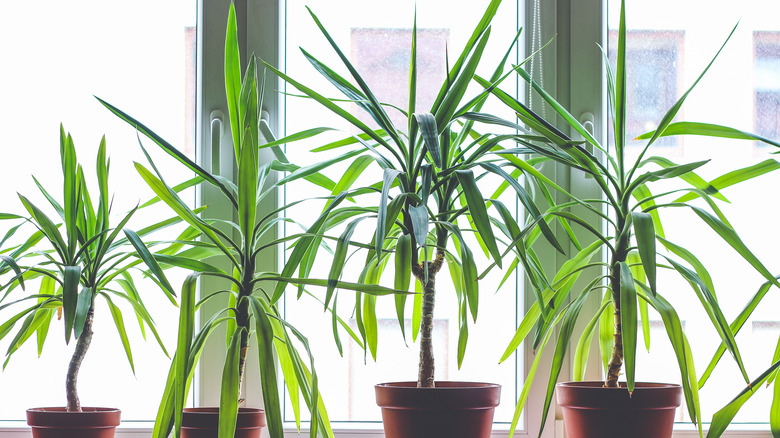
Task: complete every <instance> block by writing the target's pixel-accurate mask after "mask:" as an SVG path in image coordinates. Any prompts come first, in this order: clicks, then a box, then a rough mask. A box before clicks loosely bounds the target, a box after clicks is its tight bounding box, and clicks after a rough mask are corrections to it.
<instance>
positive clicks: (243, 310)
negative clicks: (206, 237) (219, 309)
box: [236, 266, 254, 405]
mask: <svg viewBox="0 0 780 438" xmlns="http://www.w3.org/2000/svg"><path fill="white" fill-rule="evenodd" d="M252 275H254V266H249V267H248V268H247V269H246V270H245V275H244V278H243V283H244V286H243V287H242V288H241V291H240V292H239V295H238V299H237V300H236V303H237V306H236V307H237V308H236V330H239V329H241V327H244V328H245V329H246V330H244V331H243V332H242V333H241V344H240V345H241V348H240V350H239V353H238V394H239V397H240V396H241V389H242V388H243V386H244V370H245V369H246V357H247V354H248V351H249V331H250V328H251V327H249V300H248V299H246V297H247V296H248V295H251V294H252V286H251V284H252ZM242 298H244V299H242ZM243 402H244V399H239V400H238V404H239V405H241V404H242V403H243Z"/></svg>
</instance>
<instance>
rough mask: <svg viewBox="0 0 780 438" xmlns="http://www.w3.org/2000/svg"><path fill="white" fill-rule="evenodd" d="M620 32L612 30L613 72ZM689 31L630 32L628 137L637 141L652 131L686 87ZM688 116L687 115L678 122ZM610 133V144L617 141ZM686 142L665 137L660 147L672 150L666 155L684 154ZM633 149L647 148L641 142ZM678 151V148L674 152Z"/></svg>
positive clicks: (627, 63)
mask: <svg viewBox="0 0 780 438" xmlns="http://www.w3.org/2000/svg"><path fill="white" fill-rule="evenodd" d="M617 36H618V35H617V30H615V29H611V30H610V31H609V43H608V44H609V61H610V66H611V68H612V71H613V72H614V71H615V65H616V64H615V63H616V62H617ZM684 41H685V32H684V31H682V30H646V29H632V30H630V31H628V32H626V69H627V71H628V72H629V74H628V76H627V78H626V80H627V81H628V88H627V91H628V95H627V97H626V101H627V104H628V108H630V109H631V111H630V112H629V113H628V114H627V120H626V135H627V138H629V139H633V138H636V137H637V136H639V135H640V134H644V133H645V132H649V131H652V130H653V129H655V126H657V124H658V121H659V120H661V117H663V116H664V114H665V113H666V111H667V110H668V109H669V108H671V106H672V105H673V104H674V102H675V101H677V98H678V97H679V94H680V91H679V90H681V89H682V87H683V86H684V84H683V82H682V80H683V62H682V60H683V56H684V45H683V42H684ZM683 117H684V112H682V113H681V114H678V116H677V119H681V118H683ZM608 132H609V133H610V144H614V139H613V138H612V136H611V134H612V131H611V130H609V131H608ZM682 142H683V139H682V138H679V137H664V138H661V139H659V140H657V141H656V143H655V144H656V145H657V146H664V147H667V148H669V150H667V151H666V153H676V154H678V155H679V154H680V153H681V150H680V148H681V146H682ZM629 145H630V146H634V147H637V146H641V145H643V143H642V142H640V141H634V142H631V143H629ZM672 148H676V149H672Z"/></svg>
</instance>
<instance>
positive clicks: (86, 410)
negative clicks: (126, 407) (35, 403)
mask: <svg viewBox="0 0 780 438" xmlns="http://www.w3.org/2000/svg"><path fill="white" fill-rule="evenodd" d="M27 412H35V413H43V412H46V413H51V414H68V415H86V414H98V413H113V412H122V410H121V409H119V408H105V407H95V406H82V407H81V412H68V408H67V407H65V406H47V407H40V408H28V409H27Z"/></svg>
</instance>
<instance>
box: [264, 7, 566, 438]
mask: <svg viewBox="0 0 780 438" xmlns="http://www.w3.org/2000/svg"><path fill="white" fill-rule="evenodd" d="M499 4H500V1H496V0H494V1H491V2H490V3H489V4H488V6H487V8H486V10H485V13H484V15H483V16H482V17H481V20H480V21H479V24H478V25H477V27H476V28H475V29H474V31H473V33H472V35H471V38H470V39H469V41H468V43H467V44H466V47H465V48H464V49H463V51H462V52H461V54H460V55H459V56H458V57H457V59H456V60H455V62H454V64H452V66H451V68H449V71H448V72H447V74H446V79H445V81H444V83H443V84H442V85H441V88H440V91H439V94H438V97H437V99H436V100H435V102H434V103H433V105H432V107H431V108H424V109H423V108H419V107H418V105H417V102H416V89H417V73H416V72H417V40H416V38H417V26H416V20H415V25H414V26H413V28H412V29H413V30H412V43H411V63H410V79H409V83H408V87H409V96H410V99H409V102H408V106H407V107H405V108H398V107H395V106H390V105H385V104H383V103H381V102H382V101H381V100H380V99H381V97H378V96H376V95H375V94H374V93H373V92H372V90H371V89H370V87H369V86H368V85H367V84H366V81H365V80H364V79H363V78H362V77H361V75H360V73H359V72H358V71H357V70H356V68H355V67H354V66H353V65H352V63H351V62H350V60H349V59H348V58H347V56H346V55H345V53H344V51H343V50H342V49H341V48H340V47H339V46H338V45H337V44H336V43H335V42H334V40H333V39H332V38H331V36H330V34H329V33H328V31H327V30H326V29H325V27H324V26H323V24H322V23H321V22H320V20H319V19H318V18H317V16H316V15H315V14H314V13H311V16H312V18H313V19H314V21H315V23H316V25H317V26H318V28H319V29H320V31H321V32H322V34H323V36H324V37H325V38H326V39H327V41H328V42H329V43H330V45H331V47H332V48H333V50H334V51H335V52H336V54H337V56H338V57H339V59H340V60H341V62H342V64H343V66H342V67H344V68H345V69H346V70H347V71H349V73H350V76H351V77H349V78H347V77H342V76H340V75H339V74H338V73H336V71H335V70H336V69H335V68H331V67H330V66H327V65H325V64H323V63H322V62H321V61H319V60H318V59H317V58H315V57H314V55H312V54H310V53H308V52H306V51H305V50H302V52H303V55H304V56H305V57H306V58H307V59H308V61H309V62H310V63H311V64H312V65H313V66H314V68H315V69H316V70H317V71H318V72H320V73H321V74H322V75H323V76H324V77H325V78H326V79H327V80H328V81H329V82H330V83H332V84H333V85H334V86H335V87H336V89H337V90H338V91H339V92H341V93H343V95H344V96H346V103H347V104H348V105H354V108H356V110H357V111H359V112H360V113H361V115H366V114H367V115H368V116H369V117H370V119H371V120H372V121H373V123H374V124H375V126H376V127H370V126H369V125H368V124H367V123H365V122H364V121H362V120H361V118H360V117H359V116H358V115H355V114H353V113H352V112H351V111H350V110H348V109H346V108H344V102H345V101H344V98H343V97H342V98H341V99H331V98H328V97H325V95H324V94H323V93H321V92H318V91H315V90H313V89H312V88H310V87H308V86H306V85H304V84H302V83H300V82H299V81H297V80H295V79H293V78H292V77H291V76H290V75H288V74H285V73H283V72H281V71H279V70H278V69H276V68H274V67H273V66H272V65H269V64H266V65H267V67H268V68H269V69H270V70H272V71H273V72H275V73H276V74H277V75H278V76H279V77H281V78H282V79H284V80H285V81H286V82H287V83H288V84H290V85H291V86H293V87H295V88H296V89H297V90H299V91H300V92H301V93H302V94H304V95H305V97H307V98H310V99H312V100H313V101H315V102H317V103H319V104H320V105H322V106H323V107H325V108H327V109H328V110H330V111H332V112H333V113H334V114H336V115H337V116H339V117H340V118H341V119H343V120H344V121H346V122H347V123H348V124H349V125H350V128H351V129H353V130H354V131H357V134H355V135H354V136H349V137H347V138H346V139H344V140H340V141H335V142H333V143H328V144H326V145H322V146H320V147H317V148H315V149H313V152H322V151H333V150H336V149H339V150H342V151H345V152H343V154H342V155H339V156H338V157H335V158H328V159H325V160H323V161H322V162H320V163H316V164H312V165H310V166H306V167H304V168H301V169H300V170H298V171H294V172H291V173H290V174H289V175H288V176H286V177H285V178H284V180H283V182H286V183H287V182H291V181H295V180H298V179H301V178H304V177H307V176H310V175H311V173H312V172H313V171H317V172H322V173H326V172H327V171H328V170H332V171H334V173H335V172H340V174H341V176H340V177H339V179H338V180H337V182H336V184H335V186H334V187H333V188H332V189H329V190H330V192H329V193H326V194H327V195H329V196H330V197H333V198H334V201H333V202H332V203H331V202H330V201H328V204H326V205H327V208H326V209H325V211H324V212H323V215H322V216H320V217H319V218H318V219H317V221H316V222H315V223H314V224H313V225H312V226H311V227H309V228H308V230H307V232H306V234H305V235H304V236H303V237H302V238H300V239H298V240H297V241H296V242H295V244H294V247H293V250H292V252H291V253H290V255H289V257H288V259H287V262H286V264H285V266H284V268H283V270H282V273H281V275H282V276H283V277H293V276H296V277H307V276H309V275H311V273H312V266H313V265H314V264H315V263H317V262H315V259H320V258H321V257H322V256H323V255H324V254H325V250H328V249H325V250H323V248H324V247H325V245H324V244H323V242H330V243H332V242H333V241H335V242H336V243H335V247H331V248H329V250H332V254H333V257H332V259H331V258H330V257H325V260H326V261H325V262H323V263H326V264H327V263H329V264H330V266H331V267H330V271H329V274H328V279H327V280H328V286H329V287H328V289H327V292H326V297H325V300H324V303H325V306H326V307H327V306H329V305H331V304H332V303H333V302H335V301H336V297H337V293H338V289H339V286H338V284H337V281H338V280H340V279H341V277H342V275H345V272H348V269H345V266H346V265H347V260H348V259H347V255H348V254H351V255H350V259H351V260H356V259H358V257H355V254H361V257H360V260H364V262H360V263H359V265H360V266H359V269H358V271H359V272H360V274H359V276H358V279H357V281H358V282H359V283H362V284H365V285H375V284H378V283H379V280H380V278H381V277H382V274H383V273H385V272H386V267H387V266H394V278H393V285H394V288H395V289H397V290H404V291H407V290H410V281H411V279H412V277H414V279H415V281H416V283H417V285H418V289H419V294H418V295H417V296H416V297H415V300H414V301H415V307H416V312H419V315H421V317H420V318H419V321H420V324H419V325H416V326H414V327H413V328H412V330H413V334H412V335H413V337H415V335H417V333H418V331H419V339H420V362H419V367H418V377H417V380H416V381H408V382H395V383H386V384H380V385H377V386H376V399H377V403H378V404H379V405H380V407H382V413H383V414H382V415H383V420H384V427H385V434H386V436H387V437H389V438H399V437H403V438H416V437H431V436H447V437H456V438H457V437H470V438H473V437H487V436H489V435H490V432H491V429H492V416H493V410H494V408H495V406H497V405H498V402H499V392H500V387H499V385H496V384H488V383H475V382H443V381H435V379H434V357H433V345H432V336H431V335H432V329H433V317H434V303H435V299H436V294H437V281H439V280H440V277H441V276H440V274H442V273H446V272H448V273H449V276H450V277H451V279H452V281H453V289H454V292H455V293H456V294H457V297H458V303H459V313H458V318H457V320H458V325H459V333H460V334H459V341H458V345H459V348H458V364H459V365H460V364H461V362H462V361H463V359H464V356H465V350H466V344H467V340H468V331H469V325H470V324H472V322H471V321H469V320H473V321H475V320H476V318H477V315H478V309H479V286H478V278H479V272H478V270H477V263H476V261H475V260H476V258H475V255H474V249H475V248H479V246H478V245H482V247H483V248H484V249H485V254H486V255H487V256H488V257H489V258H491V259H492V260H493V261H494V263H495V264H497V265H498V266H502V260H503V258H504V257H505V256H506V254H507V253H508V252H510V251H513V250H514V248H512V247H508V248H507V247H506V245H505V244H503V243H501V242H502V239H503V241H512V240H513V238H514V237H515V234H514V233H515V232H517V231H518V230H519V225H518V223H517V221H516V219H515V218H514V217H513V214H512V213H511V212H510V210H509V208H508V207H507V206H505V205H504V203H503V202H502V201H501V200H499V199H496V197H497V196H491V195H492V194H493V193H494V190H496V191H497V192H498V193H500V191H503V190H504V189H506V188H511V191H512V193H513V195H515V196H516V198H517V199H518V200H519V202H521V203H522V204H523V205H524V206H525V208H526V209H527V210H528V211H529V212H531V215H532V216H533V218H534V219H533V221H534V223H535V224H538V228H539V229H540V230H541V232H542V235H543V236H544V237H545V238H546V239H549V241H550V243H551V244H552V245H554V246H555V247H558V248H560V245H559V244H558V242H557V240H556V238H555V237H554V235H553V233H552V231H551V230H550V228H549V227H548V226H547V223H546V222H544V221H542V220H541V219H542V216H541V213H540V212H539V210H538V209H537V208H536V206H535V204H534V202H533V201H532V199H531V196H530V195H529V193H528V192H527V191H526V189H525V188H524V187H523V186H522V185H521V184H519V183H518V181H517V178H518V176H519V175H520V174H521V173H524V172H536V171H535V169H533V167H532V166H531V165H530V164H527V163H525V162H524V161H522V160H521V159H519V158H517V157H516V156H514V155H499V154H497V152H500V151H501V150H503V149H504V148H503V146H501V145H500V143H501V142H505V141H514V140H517V141H525V140H527V139H528V138H529V137H528V136H527V135H525V134H514V133H512V134H507V135H497V136H492V135H481V134H480V133H479V132H478V131H476V130H475V128H474V124H475V122H477V121H483V119H488V120H492V119H493V118H494V116H490V115H485V114H480V113H479V111H480V108H481V107H482V105H483V103H484V101H485V99H486V98H487V97H488V96H489V93H490V89H492V87H494V86H495V85H497V84H498V83H500V82H501V81H502V80H503V79H504V78H505V77H507V76H509V74H510V73H511V71H509V72H505V71H504V66H505V65H506V61H507V58H508V56H509V54H510V52H511V48H510V50H509V51H507V54H506V55H505V57H504V59H503V60H501V62H500V63H499V66H498V67H497V68H496V70H495V72H494V74H493V76H492V77H491V85H490V86H488V87H486V89H485V90H478V92H477V93H475V94H474V95H473V96H471V97H470V98H466V95H467V92H468V90H467V89H468V87H469V86H470V85H473V82H474V79H475V71H476V68H477V66H478V65H479V64H480V62H482V54H483V51H484V49H485V46H486V44H487V42H488V39H489V36H490V23H491V20H492V19H493V17H494V15H495V14H496V11H497V9H498V6H499ZM516 40H517V38H516V39H515V41H516ZM512 45H514V42H513V44H512ZM441 56H442V57H444V56H445V54H444V53H442V54H441ZM406 85H407V84H398V86H406ZM391 111H392V112H394V115H398V114H401V116H402V119H403V122H402V123H398V124H394V123H393V121H392V118H391V117H390V116H389V115H388V112H391ZM325 131H327V129H323V128H315V129H312V130H309V131H305V132H302V133H297V134H293V135H290V136H288V137H287V138H284V139H281V140H279V141H278V143H290V142H292V141H295V140H298V139H301V138H308V139H311V138H312V137H314V136H315V135H319V134H320V133H322V132H325ZM335 165H338V166H339V167H338V170H336V169H334V167H335ZM507 167H510V168H511V169H510V170H508V171H507V170H505V168H507ZM344 168H346V169H347V170H346V171H344V170H343V169H344ZM491 179H492V181H491ZM357 181H360V182H359V183H358V182H357ZM488 181H491V182H488ZM487 190H490V192H489V193H490V194H491V195H487V196H486V193H488V192H487ZM377 194H378V195H379V196H378V197H377ZM344 196H346V197H348V198H349V199H350V200H351V201H352V202H349V203H345V204H346V205H344V206H341V205H339V206H336V205H335V204H336V202H337V201H340V200H341V199H343V197H344ZM488 206H490V207H491V208H488ZM366 219H368V220H366ZM364 220H365V221H364ZM363 221H364V222H363ZM361 223H363V224H369V226H373V225H375V228H373V227H372V228H371V230H375V231H373V232H372V233H371V237H370V238H369V240H370V241H368V242H366V241H363V242H358V241H356V238H355V236H357V235H359V233H356V231H355V230H356V228H357V227H358V226H359V225H360V224H361ZM499 233H500V234H499ZM500 246H501V247H502V248H500ZM561 251H562V249H561ZM362 254H365V257H363V256H362ZM521 254H522V253H521ZM296 272H298V274H297V275H296V274H295V273H296ZM284 287H285V284H284V283H279V284H277V286H276V291H275V294H277V295H278V294H280V293H281V291H282V290H283V289H284ZM492 292H494V291H491V293H492ZM394 304H395V308H396V312H397V316H398V322H399V325H400V326H401V330H402V331H403V330H404V328H403V327H404V315H405V313H406V311H407V308H408V306H407V296H406V295H403V294H397V295H396V296H395V300H394ZM379 305H380V302H379V301H378V300H377V298H376V297H374V296H362V295H360V294H357V298H356V303H355V307H354V309H352V311H353V313H354V315H355V316H356V323H357V328H358V331H359V333H360V336H361V337H362V340H363V342H364V343H365V345H366V347H367V350H370V351H371V352H372V354H374V355H375V354H376V347H377V342H378V341H377V327H376V319H377V316H376V315H377V313H376V308H377V307H378V306H379ZM334 327H336V324H334ZM334 335H335V337H336V340H337V343H338V345H340V342H339V341H338V336H339V335H338V333H337V331H336V330H334Z"/></svg>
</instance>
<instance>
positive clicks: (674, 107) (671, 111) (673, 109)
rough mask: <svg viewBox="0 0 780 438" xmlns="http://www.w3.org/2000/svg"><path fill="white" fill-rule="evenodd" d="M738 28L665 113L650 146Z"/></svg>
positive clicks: (732, 31) (735, 28)
mask: <svg viewBox="0 0 780 438" xmlns="http://www.w3.org/2000/svg"><path fill="white" fill-rule="evenodd" d="M736 30H737V25H734V28H733V29H732V30H731V33H729V36H728V37H726V40H725V41H724V42H723V45H721V46H720V49H718V52H717V53H716V54H715V56H713V58H712V60H711V61H710V63H709V64H707V67H705V68H704V70H702V72H701V74H699V77H697V78H696V80H695V81H694V82H693V85H691V87H690V88H688V90H686V91H685V93H683V95H682V96H680V98H679V99H678V100H677V102H675V104H674V105H672V107H671V108H670V109H669V111H667V112H666V114H664V116H663V118H661V121H660V122H659V123H658V128H656V130H655V132H654V133H653V136H652V137H651V138H650V141H649V142H648V143H647V145H648V146H650V145H651V144H653V142H654V141H655V140H656V139H657V138H658V137H660V136H661V134H663V133H664V131H666V129H667V127H668V126H669V124H670V123H671V122H672V119H674V117H675V116H676V115H677V112H678V111H680V108H681V107H682V105H683V102H685V99H686V98H687V97H688V94H690V92H691V91H693V88H694V87H696V85H697V84H698V83H699V81H700V80H701V78H703V77H704V74H705V73H707V70H709V69H710V67H712V64H713V63H714V62H715V60H716V59H717V58H718V55H720V52H722V51H723V48H724V47H726V43H728V42H729V40H730V39H731V36H732V35H734V32H735V31H736Z"/></svg>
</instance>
